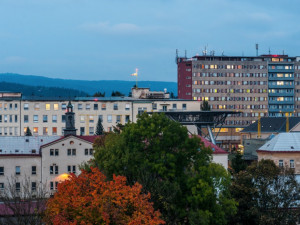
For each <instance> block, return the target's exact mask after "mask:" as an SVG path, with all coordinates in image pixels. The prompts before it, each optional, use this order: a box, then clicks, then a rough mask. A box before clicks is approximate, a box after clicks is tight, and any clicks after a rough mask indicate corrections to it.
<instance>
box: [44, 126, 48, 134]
mask: <svg viewBox="0 0 300 225" xmlns="http://www.w3.org/2000/svg"><path fill="white" fill-rule="evenodd" d="M43 135H48V127H43Z"/></svg>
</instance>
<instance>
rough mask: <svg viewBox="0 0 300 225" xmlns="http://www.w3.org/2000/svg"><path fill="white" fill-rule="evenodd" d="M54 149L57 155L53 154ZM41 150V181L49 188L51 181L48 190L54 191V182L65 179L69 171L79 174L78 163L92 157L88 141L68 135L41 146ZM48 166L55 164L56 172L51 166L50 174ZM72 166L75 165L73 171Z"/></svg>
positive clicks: (90, 145)
mask: <svg viewBox="0 0 300 225" xmlns="http://www.w3.org/2000/svg"><path fill="white" fill-rule="evenodd" d="M51 149H52V150H53V152H54V154H53V155H50V152H51V151H52V150H51ZM56 149H57V150H58V155H55V150H56ZM68 149H70V151H71V152H70V153H71V154H68ZM73 149H75V151H76V153H75V155H74V154H73V152H72V151H73ZM86 151H87V152H86ZM41 152H42V182H43V183H44V184H47V187H48V188H49V189H51V182H53V184H52V187H53V188H52V190H50V191H55V189H56V188H55V182H59V181H61V180H64V179H66V177H67V176H66V175H67V174H69V173H70V172H72V173H75V174H77V175H78V174H80V169H79V165H80V164H82V163H83V162H88V161H89V160H90V159H91V158H92V157H93V155H92V154H93V146H92V144H91V143H90V142H87V141H84V140H82V139H78V138H76V137H74V136H69V137H67V138H64V139H62V140H59V141H57V142H56V143H53V144H51V145H46V146H44V147H42V148H41ZM50 166H57V167H58V172H57V173H56V172H55V168H54V167H53V174H51V173H50ZM68 166H70V167H71V168H70V169H71V171H69V170H68V169H69V168H68ZM73 167H75V171H74V170H73Z"/></svg>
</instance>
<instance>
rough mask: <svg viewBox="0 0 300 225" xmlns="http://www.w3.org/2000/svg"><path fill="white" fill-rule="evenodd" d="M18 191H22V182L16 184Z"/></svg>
mask: <svg viewBox="0 0 300 225" xmlns="http://www.w3.org/2000/svg"><path fill="white" fill-rule="evenodd" d="M16 191H17V192H19V191H21V183H20V182H16Z"/></svg>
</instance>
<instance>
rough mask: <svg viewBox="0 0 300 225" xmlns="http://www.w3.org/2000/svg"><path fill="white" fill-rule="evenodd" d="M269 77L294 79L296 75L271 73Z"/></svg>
mask: <svg viewBox="0 0 300 225" xmlns="http://www.w3.org/2000/svg"><path fill="white" fill-rule="evenodd" d="M269 77H270V78H273V77H278V78H283V77H285V78H294V74H292V73H269Z"/></svg>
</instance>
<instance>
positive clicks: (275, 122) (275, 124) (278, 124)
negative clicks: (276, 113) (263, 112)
mask: <svg viewBox="0 0 300 225" xmlns="http://www.w3.org/2000/svg"><path fill="white" fill-rule="evenodd" d="M257 123H258V121H255V122H254V123H252V124H250V125H249V126H247V127H245V128H244V129H243V130H242V131H241V132H242V133H245V132H248V133H251V132H254V133H257ZM260 123H261V132H278V133H282V132H286V118H285V117H262V118H261V119H260ZM298 123H300V117H290V118H289V127H290V130H291V129H293V128H294V127H295V126H296V125H297V124H298Z"/></svg>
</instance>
